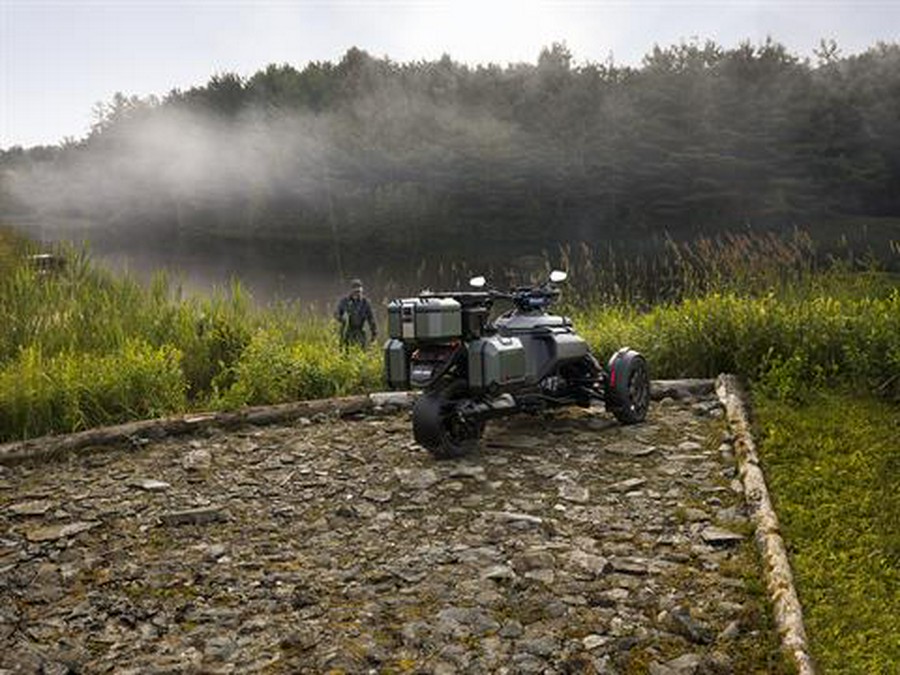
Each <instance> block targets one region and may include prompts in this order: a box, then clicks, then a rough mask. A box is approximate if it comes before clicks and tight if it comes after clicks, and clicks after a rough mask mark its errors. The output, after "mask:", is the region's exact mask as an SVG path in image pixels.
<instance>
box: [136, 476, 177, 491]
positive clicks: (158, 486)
mask: <svg viewBox="0 0 900 675" xmlns="http://www.w3.org/2000/svg"><path fill="white" fill-rule="evenodd" d="M128 485H129V486H130V487H133V488H138V489H139V490H145V491H146V492H164V491H165V490H168V489H169V488H170V487H172V486H171V485H170V484H169V483H166V482H165V481H161V480H155V479H153V478H135V479H134V480H132V481H129V482H128Z"/></svg>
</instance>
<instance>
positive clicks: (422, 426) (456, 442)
mask: <svg viewBox="0 0 900 675" xmlns="http://www.w3.org/2000/svg"><path fill="white" fill-rule="evenodd" d="M465 392H466V385H465V382H462V381H456V382H452V383H450V384H449V385H447V386H446V387H443V388H441V389H436V390H433V391H428V392H426V393H423V394H422V395H421V396H419V398H418V399H417V400H416V403H415V405H414V406H413V412H412V416H413V436H415V439H416V442H417V443H418V444H419V445H421V446H422V447H424V448H425V449H426V450H428V452H430V453H431V454H432V456H433V457H434V458H435V459H453V458H454V457H461V456H463V455H465V454H467V453H469V452H472V451H474V450H475V449H476V448H477V447H478V441H479V439H480V438H481V434H482V433H483V432H484V422H481V421H471V420H466V419H464V418H462V417H461V416H459V415H458V414H457V413H456V411H455V403H456V402H457V401H458V400H460V399H461V398H463V397H464V396H465Z"/></svg>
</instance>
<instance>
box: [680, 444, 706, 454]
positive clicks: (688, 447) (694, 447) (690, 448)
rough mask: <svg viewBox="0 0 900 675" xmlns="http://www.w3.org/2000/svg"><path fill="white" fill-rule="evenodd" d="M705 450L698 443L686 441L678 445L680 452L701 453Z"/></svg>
mask: <svg viewBox="0 0 900 675" xmlns="http://www.w3.org/2000/svg"><path fill="white" fill-rule="evenodd" d="M701 450H703V446H702V445H700V443H697V442H696V441H684V442H682V443H679V444H678V451H679V452H699V451H701Z"/></svg>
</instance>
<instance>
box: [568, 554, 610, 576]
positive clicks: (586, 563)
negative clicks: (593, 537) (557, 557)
mask: <svg viewBox="0 0 900 675" xmlns="http://www.w3.org/2000/svg"><path fill="white" fill-rule="evenodd" d="M568 562H569V566H570V567H574V568H575V569H576V570H579V571H581V572H587V573H589V574H590V575H592V576H600V575H601V574H603V573H604V572H607V571H609V570H610V569H612V565H610V562H609V560H607V559H606V558H604V557H603V556H599V555H594V554H593V553H586V552H585V551H581V550H577V549H576V550H574V551H572V552H571V553H570V554H569V559H568Z"/></svg>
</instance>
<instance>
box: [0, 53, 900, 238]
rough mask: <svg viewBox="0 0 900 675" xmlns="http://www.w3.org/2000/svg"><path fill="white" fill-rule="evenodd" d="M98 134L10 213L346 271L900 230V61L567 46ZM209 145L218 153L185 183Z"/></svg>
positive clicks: (56, 161) (228, 105)
mask: <svg viewBox="0 0 900 675" xmlns="http://www.w3.org/2000/svg"><path fill="white" fill-rule="evenodd" d="M95 113H96V123H95V124H94V126H93V129H92V130H91V132H90V133H89V134H88V135H87V136H86V137H85V138H84V139H80V140H71V139H69V140H67V141H66V142H64V143H62V144H60V145H59V146H53V147H36V148H31V149H22V148H18V147H14V148H9V149H6V150H4V151H0V181H2V182H0V200H2V201H0V212H3V211H6V212H22V211H23V210H27V209H32V210H34V209H37V210H38V211H39V212H41V213H43V214H45V215H47V214H54V216H55V217H65V216H66V215H70V216H73V217H74V216H77V217H79V218H82V219H87V220H90V221H92V222H94V223H95V224H97V225H100V226H103V227H105V228H106V231H107V232H109V233H114V232H115V230H116V229H117V228H125V227H132V226H133V225H134V224H135V223H137V224H140V228H138V230H137V231H138V232H141V233H144V234H145V236H147V237H149V236H150V235H149V234H147V233H150V232H153V233H155V234H154V236H159V235H160V233H163V235H164V236H167V237H168V235H171V236H172V237H176V238H177V241H182V242H185V243H186V244H188V243H190V242H192V241H197V240H198V239H203V240H206V241H209V240H211V236H210V235H219V236H220V237H221V238H224V239H228V240H230V241H236V242H240V241H245V240H247V239H250V238H253V239H263V240H267V241H275V242H293V243H296V244H308V245H309V246H313V247H316V246H318V247H320V248H321V250H322V251H324V252H327V253H328V255H334V251H340V248H341V247H343V250H344V251H345V252H346V251H366V252H375V251H378V252H383V251H389V250H394V251H399V250H401V249H402V250H403V251H404V252H406V253H408V252H410V251H413V252H417V253H421V252H423V251H428V250H434V248H435V247H440V248H441V249H444V247H446V246H451V247H452V248H453V250H454V251H456V252H458V253H459V254H460V255H467V254H475V253H477V252H479V251H482V252H483V251H484V250H485V247H490V246H491V245H492V244H496V245H503V246H511V245H513V244H514V245H515V248H517V249H518V250H520V251H522V252H525V251H528V250H534V249H535V247H538V246H541V245H544V244H546V243H548V242H555V241H561V240H564V241H586V242H592V243H603V242H605V241H608V240H610V239H613V238H621V239H631V240H635V241H637V240H640V239H641V238H646V237H647V236H648V235H652V234H659V233H662V232H664V231H665V232H669V233H673V234H675V235H684V236H689V235H691V234H692V233H697V232H700V231H703V232H707V233H708V232H711V231H717V230H720V229H723V228H730V229H735V228H746V227H766V228H787V227H792V226H795V225H802V226H807V225H809V224H810V223H812V222H814V221H815V220H816V219H817V218H821V217H823V216H833V215H837V214H855V215H867V216H900V45H898V44H878V45H877V46H874V47H872V48H870V49H869V50H868V51H866V52H864V53H861V54H858V55H852V56H847V57H843V56H841V55H840V53H839V50H838V49H837V47H836V45H835V44H834V43H827V42H823V43H822V45H821V48H820V49H819V50H818V51H817V52H816V59H815V61H814V62H811V61H810V60H806V59H800V58H798V57H797V56H795V55H793V54H791V53H790V52H789V51H788V50H787V49H786V48H785V47H784V46H782V45H780V44H778V43H776V42H773V41H771V40H769V41H766V42H765V43H763V44H760V45H752V44H750V43H744V44H740V45H739V46H737V47H736V48H731V49H726V48H723V47H722V46H719V45H717V44H714V43H712V42H706V43H701V42H690V43H683V44H679V45H675V46H670V47H668V48H660V47H655V48H654V49H653V50H652V52H651V53H649V54H648V55H647V56H646V57H645V58H644V60H643V63H642V65H641V66H640V67H636V68H635V67H625V66H619V65H616V64H614V63H612V62H608V63H585V64H581V65H580V64H576V63H575V62H574V61H573V58H572V55H571V53H570V52H569V51H568V49H567V48H566V47H565V45H561V44H554V45H552V46H551V47H548V48H545V49H544V50H543V51H542V52H541V54H540V56H539V58H538V60H537V62H536V64H517V65H508V66H505V67H501V66H498V65H482V66H468V65H464V64H460V63H457V62H454V61H453V60H452V59H451V58H450V57H449V56H444V57H443V58H441V59H440V60H437V61H420V62H411V63H396V62H394V61H391V60H389V59H387V58H374V57H372V56H370V55H369V54H367V53H366V52H364V51H361V50H359V49H356V48H353V49H350V50H349V51H348V52H347V53H346V54H345V55H344V56H343V58H342V59H341V60H340V61H339V62H337V63H331V62H314V63H309V64H307V65H306V66H305V67H304V68H303V69H302V70H298V69H296V68H294V67H293V66H290V65H270V66H268V67H267V68H266V69H265V70H261V71H259V72H257V73H256V74H254V75H252V76H250V77H247V78H243V77H240V76H238V75H235V74H231V73H225V74H218V75H215V76H213V77H212V78H211V79H210V80H209V82H207V83H206V84H205V85H204V86H200V87H194V88H191V89H188V90H186V91H179V90H174V91H172V92H170V93H169V94H168V95H166V96H164V97H163V98H161V99H157V98H153V97H151V98H149V99H139V98H135V97H131V98H129V97H126V96H123V95H116V96H115V97H114V98H113V100H112V101H110V102H109V103H105V104H101V105H98V107H97V109H96V110H95ZM200 119H202V120H204V122H203V124H204V125H206V126H202V125H200V123H199V122H197V120H200ZM164 120H168V121H170V122H172V123H173V125H174V127H173V128H175V129H181V130H182V131H183V132H184V136H183V137H178V140H177V146H174V149H173V146H170V145H166V143H165V142H164V141H157V140H154V137H153V136H152V134H151V133H150V132H149V131H148V129H149V130H153V129H155V128H158V130H166V129H168V127H166V126H165V125H163V124H162V121H164ZM185 120H187V121H185ZM191 120H193V121H191ZM156 123H160V125H159V126H158V127H154V124H156ZM206 128H214V129H215V130H216V131H215V134H213V135H212V136H205V137H204V138H205V139H206V141H204V142H207V143H208V142H209V139H210V138H212V139H214V142H213V146H214V147H213V149H212V150H211V151H210V150H209V148H206V149H205V150H204V154H203V155H202V156H203V160H202V161H200V160H198V162H199V163H198V164H197V166H196V167H195V169H196V171H195V172H193V173H185V172H186V171H187V167H188V165H190V164H191V161H192V160H191V157H190V155H186V154H182V153H186V152H187V151H188V150H187V149H188V148H190V147H192V143H194V142H197V143H199V142H200V141H198V140H197V139H198V138H199V135H200V134H201V130H202V129H206ZM148 134H150V135H149V136H148ZM163 136H165V137H166V138H169V137H171V136H172V133H171V132H168V131H165V133H163ZM176 136H177V134H176ZM136 138H144V139H147V138H149V139H150V140H144V141H140V142H138V141H136V140H135V139H136ZM160 143H161V145H160ZM229 146H231V147H229ZM148 147H157V148H160V147H161V148H164V149H165V152H163V153H162V154H161V156H160V155H153V156H152V158H150V159H141V158H140V157H139V155H140V153H141V152H142V151H143V150H146V149H147V148H148ZM167 157H169V158H170V161H167ZM244 158H246V162H244V161H243V159H244ZM219 160H221V161H219ZM170 165H171V166H170ZM88 167H90V170H88ZM70 169H71V170H72V173H71V174H67V173H65V172H66V171H67V170H70ZM204 175H205V176H206V177H205V178H204ZM23 176H24V177H26V178H23ZM164 176H168V178H165V179H164V178H163V177H164ZM16 177H17V178H16ZM207 179H208V180H207ZM16 181H18V182H16ZM13 183H15V185H13ZM23 186H25V187H24V188H23ZM110 186H112V187H110ZM42 189H46V191H47V192H48V193H53V195H52V196H53V197H54V199H51V200H43V199H41V198H37V197H36V196H35V193H39V192H40V191H41V190H42ZM61 195H62V196H61ZM63 196H64V197H63ZM134 232H135V230H134V229H130V230H129V235H128V236H129V237H132V236H134ZM111 236H112V235H111ZM212 238H214V237H212ZM168 240H169V241H174V240H173V239H171V237H170V238H169V239H168ZM448 242H452V244H450V243H448ZM338 254H339V253H338ZM345 255H352V254H349V253H345Z"/></svg>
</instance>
